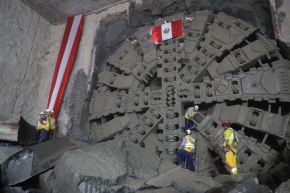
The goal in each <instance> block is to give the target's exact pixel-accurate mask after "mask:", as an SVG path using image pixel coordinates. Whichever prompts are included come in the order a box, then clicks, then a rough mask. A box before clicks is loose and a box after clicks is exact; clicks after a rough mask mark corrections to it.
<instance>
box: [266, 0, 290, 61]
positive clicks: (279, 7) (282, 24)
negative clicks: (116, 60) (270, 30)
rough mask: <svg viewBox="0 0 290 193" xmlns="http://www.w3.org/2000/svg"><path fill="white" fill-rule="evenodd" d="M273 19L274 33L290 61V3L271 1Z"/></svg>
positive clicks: (277, 0)
mask: <svg viewBox="0 0 290 193" xmlns="http://www.w3.org/2000/svg"><path fill="white" fill-rule="evenodd" d="M269 1H270V5H271V13H272V19H273V26H274V33H275V37H276V38H277V40H278V42H279V44H280V46H281V48H282V53H283V54H284V57H286V58H288V59H289V54H290V28H289V26H290V13H289V9H290V1H287V0H269Z"/></svg>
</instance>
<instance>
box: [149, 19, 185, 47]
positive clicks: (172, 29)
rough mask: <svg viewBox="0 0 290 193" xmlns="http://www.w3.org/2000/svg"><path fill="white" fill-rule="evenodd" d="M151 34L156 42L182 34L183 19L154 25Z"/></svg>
mask: <svg viewBox="0 0 290 193" xmlns="http://www.w3.org/2000/svg"><path fill="white" fill-rule="evenodd" d="M151 34H152V42H153V43H154V44H158V43H160V42H162V41H165V40H169V39H172V38H176V37H178V36H181V35H183V26H182V19H179V20H175V21H172V22H169V23H164V24H162V25H159V26H155V27H152V29H151Z"/></svg>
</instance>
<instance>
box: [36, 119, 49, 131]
mask: <svg viewBox="0 0 290 193" xmlns="http://www.w3.org/2000/svg"><path fill="white" fill-rule="evenodd" d="M36 129H37V130H41V129H45V130H46V131H49V122H48V120H47V119H46V120H43V121H42V122H41V121H40V117H38V120H37V126H36Z"/></svg>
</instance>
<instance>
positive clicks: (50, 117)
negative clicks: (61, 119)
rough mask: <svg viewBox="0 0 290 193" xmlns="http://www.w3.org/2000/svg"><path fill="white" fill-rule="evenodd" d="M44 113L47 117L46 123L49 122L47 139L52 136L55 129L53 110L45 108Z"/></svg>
mask: <svg viewBox="0 0 290 193" xmlns="http://www.w3.org/2000/svg"><path fill="white" fill-rule="evenodd" d="M45 113H46V115H47V118H48V124H49V137H48V138H49V140H50V139H53V138H54V135H55V130H56V119H55V116H54V112H53V110H50V109H47V110H45Z"/></svg>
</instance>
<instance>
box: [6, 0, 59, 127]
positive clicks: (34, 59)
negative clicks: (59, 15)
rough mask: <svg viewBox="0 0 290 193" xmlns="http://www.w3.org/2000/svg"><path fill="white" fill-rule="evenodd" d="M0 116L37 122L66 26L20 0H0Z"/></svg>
mask: <svg viewBox="0 0 290 193" xmlns="http://www.w3.org/2000/svg"><path fill="white" fill-rule="evenodd" d="M0 23H1V27H0V45H1V46H0V69H1V70H0V88H1V90H0V119H5V118H6V117H9V116H10V115H12V114H22V115H23V116H24V118H25V119H26V120H27V121H29V122H30V123H33V124H34V123H35V121H36V118H37V114H38V112H39V111H40V110H41V109H44V107H45V105H46V101H47V96H48V92H49V86H50V81H51V77H52V73H53V69H54V65H55V60H56V55H57V52H58V47H59V41H60V40H61V36H62V31H63V28H64V26H63V25H59V26H53V25H50V24H49V23H48V22H47V21H46V20H45V19H43V18H42V17H41V16H39V15H38V14H37V13H36V12H35V11H33V10H32V9H30V8H29V7H27V6H26V5H25V4H24V3H23V2H21V1H19V0H1V1H0Z"/></svg>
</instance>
